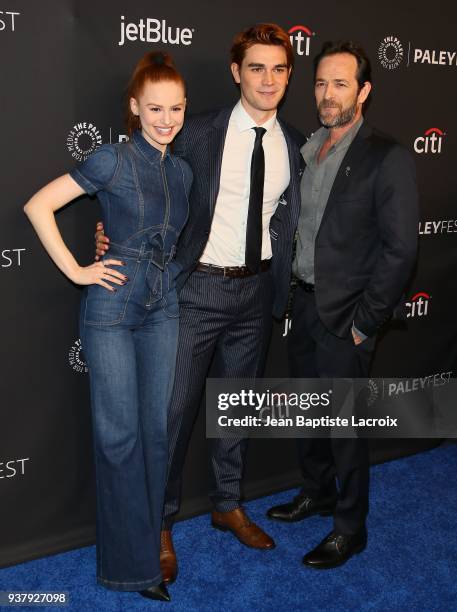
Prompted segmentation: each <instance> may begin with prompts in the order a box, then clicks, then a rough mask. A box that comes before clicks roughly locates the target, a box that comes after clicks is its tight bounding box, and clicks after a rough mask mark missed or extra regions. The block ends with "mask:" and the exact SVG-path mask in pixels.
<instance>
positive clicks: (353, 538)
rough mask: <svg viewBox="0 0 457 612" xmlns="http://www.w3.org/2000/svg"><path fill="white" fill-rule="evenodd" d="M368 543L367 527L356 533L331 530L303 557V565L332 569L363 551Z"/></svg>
mask: <svg viewBox="0 0 457 612" xmlns="http://www.w3.org/2000/svg"><path fill="white" fill-rule="evenodd" d="M366 545H367V532H366V530H365V529H363V530H361V531H359V532H358V533H357V534H355V535H345V534H343V533H338V532H336V531H331V532H330V533H329V535H328V536H327V537H326V538H324V539H323V540H322V542H321V543H320V544H319V545H318V546H316V548H315V549H314V550H312V551H311V552H309V553H308V554H306V555H305V556H304V557H303V565H306V567H312V568H314V569H331V568H332V567H338V566H339V565H343V563H346V561H347V560H348V559H350V558H351V557H352V556H353V555H356V554H358V553H361V552H362V550H364V549H365V547H366Z"/></svg>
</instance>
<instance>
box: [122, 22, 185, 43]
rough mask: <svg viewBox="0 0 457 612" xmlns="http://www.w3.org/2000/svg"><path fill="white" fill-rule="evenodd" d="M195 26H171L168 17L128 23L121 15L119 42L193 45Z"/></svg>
mask: <svg viewBox="0 0 457 612" xmlns="http://www.w3.org/2000/svg"><path fill="white" fill-rule="evenodd" d="M194 32H195V28H182V27H179V26H169V25H168V24H167V21H166V19H153V18H152V17H146V18H141V19H139V20H138V22H133V21H131V22H130V23H126V21H125V17H124V15H121V39H120V41H119V42H118V43H117V44H118V45H119V46H120V47H122V46H123V45H124V44H125V43H126V42H136V41H138V40H139V41H140V42H149V43H158V42H160V43H162V44H164V45H191V44H192V36H193V34H194Z"/></svg>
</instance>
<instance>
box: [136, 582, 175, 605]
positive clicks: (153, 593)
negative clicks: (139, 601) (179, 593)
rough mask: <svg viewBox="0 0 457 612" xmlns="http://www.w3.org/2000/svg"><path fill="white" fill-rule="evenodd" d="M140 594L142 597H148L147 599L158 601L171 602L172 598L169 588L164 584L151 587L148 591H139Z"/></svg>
mask: <svg viewBox="0 0 457 612" xmlns="http://www.w3.org/2000/svg"><path fill="white" fill-rule="evenodd" d="M138 593H139V594H140V595H141V596H142V597H146V598H147V599H155V600H157V601H170V600H171V597H170V594H169V593H168V591H167V587H166V586H165V584H164V583H163V582H161V583H160V584H158V585H157V586H151V587H149V588H148V589H143V590H142V591H138Z"/></svg>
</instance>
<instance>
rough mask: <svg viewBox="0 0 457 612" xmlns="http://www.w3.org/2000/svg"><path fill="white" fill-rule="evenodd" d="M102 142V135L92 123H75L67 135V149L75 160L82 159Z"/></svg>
mask: <svg viewBox="0 0 457 612" xmlns="http://www.w3.org/2000/svg"><path fill="white" fill-rule="evenodd" d="M102 144H103V141H102V136H101V134H100V132H99V130H98V128H97V126H95V125H94V124H93V123H90V122H89V121H82V122H81V123H76V124H75V125H74V126H73V127H72V128H71V130H70V132H69V133H68V136H67V149H68V150H69V151H70V153H71V156H72V157H74V158H75V159H76V160H77V161H79V162H81V161H84V160H85V159H87V158H88V157H89V155H91V154H92V153H93V152H94V151H96V150H97V149H98V147H99V146H100V145H102Z"/></svg>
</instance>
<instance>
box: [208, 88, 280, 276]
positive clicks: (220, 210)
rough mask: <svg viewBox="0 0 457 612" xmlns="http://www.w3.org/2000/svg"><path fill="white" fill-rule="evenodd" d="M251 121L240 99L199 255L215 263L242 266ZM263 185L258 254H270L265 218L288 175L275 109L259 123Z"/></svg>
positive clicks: (273, 211)
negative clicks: (205, 242)
mask: <svg viewBox="0 0 457 612" xmlns="http://www.w3.org/2000/svg"><path fill="white" fill-rule="evenodd" d="M254 127H258V126H257V124H256V122H255V121H254V120H253V119H252V118H251V117H250V116H249V115H248V113H247V112H246V111H245V109H244V107H243V105H242V103H241V100H240V101H239V102H238V104H237V105H236V106H235V108H234V109H233V111H232V114H231V116H230V120H229V125H228V129H227V134H226V138H225V144H224V152H223V156H222V167H221V179H220V186H219V193H218V196H217V200H216V206H215V210H214V216H213V222H212V225H211V232H210V235H209V239H208V242H207V244H206V247H205V250H204V251H203V255H202V256H201V257H200V261H202V262H204V263H209V264H213V265H216V266H244V265H245V251H246V226H247V220H248V210H249V190H250V183H251V157H252V151H253V148H254V141H255V131H254V130H253V129H252V128H254ZM259 127H263V128H265V129H266V133H265V134H264V136H263V140H262V144H263V150H264V155H265V185H264V191H263V210H262V232H263V233H262V259H269V258H270V257H271V254H272V253H271V242H270V232H269V226H270V219H271V217H272V216H273V215H274V213H275V211H276V208H277V206H278V200H279V198H280V196H281V195H282V194H283V193H284V191H285V190H286V188H287V186H288V185H289V181H290V167H289V155H288V151H287V143H286V140H285V138H284V134H283V133H282V129H281V126H280V125H279V123H278V121H276V114H275V115H274V116H273V117H271V118H270V119H269V120H268V121H267V122H266V123H264V124H263V125H262V126H259Z"/></svg>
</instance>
